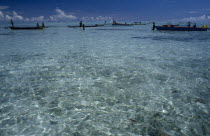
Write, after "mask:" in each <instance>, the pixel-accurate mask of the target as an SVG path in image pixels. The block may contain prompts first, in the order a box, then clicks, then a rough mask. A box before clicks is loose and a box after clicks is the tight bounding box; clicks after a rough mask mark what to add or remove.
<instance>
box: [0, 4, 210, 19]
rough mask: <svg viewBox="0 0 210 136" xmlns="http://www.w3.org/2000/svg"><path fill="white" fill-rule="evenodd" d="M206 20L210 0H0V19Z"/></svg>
mask: <svg viewBox="0 0 210 136" xmlns="http://www.w3.org/2000/svg"><path fill="white" fill-rule="evenodd" d="M10 19H14V20H17V21H70V20H71V21H78V20H112V19H115V20H123V21H129V20H135V21H166V20H182V21H190V20H192V21H204V20H206V21H208V20H209V21H210V0H0V20H2V21H4V20H10Z"/></svg>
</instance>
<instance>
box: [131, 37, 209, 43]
mask: <svg viewBox="0 0 210 136" xmlns="http://www.w3.org/2000/svg"><path fill="white" fill-rule="evenodd" d="M131 38H134V39H151V40H155V41H168V40H170V41H180V42H192V41H195V40H198V41H205V40H208V38H192V37H171V36H170V37H169V36H168V37H163V36H151V37H150V36H148V37H140V36H135V37H131Z"/></svg>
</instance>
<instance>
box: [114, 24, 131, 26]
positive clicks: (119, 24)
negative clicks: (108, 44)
mask: <svg viewBox="0 0 210 136" xmlns="http://www.w3.org/2000/svg"><path fill="white" fill-rule="evenodd" d="M112 25H113V26H133V25H134V24H112Z"/></svg>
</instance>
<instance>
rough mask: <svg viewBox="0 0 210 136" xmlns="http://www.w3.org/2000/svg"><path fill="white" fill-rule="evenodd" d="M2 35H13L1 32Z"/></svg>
mask: <svg viewBox="0 0 210 136" xmlns="http://www.w3.org/2000/svg"><path fill="white" fill-rule="evenodd" d="M0 35H11V34H9V33H0Z"/></svg>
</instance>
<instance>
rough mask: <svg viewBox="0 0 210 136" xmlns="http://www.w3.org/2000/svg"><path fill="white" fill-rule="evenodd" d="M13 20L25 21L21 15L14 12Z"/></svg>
mask: <svg viewBox="0 0 210 136" xmlns="http://www.w3.org/2000/svg"><path fill="white" fill-rule="evenodd" d="M12 19H13V20H19V21H21V20H23V19H24V18H23V17H22V16H20V15H18V14H17V12H15V11H13V17H12Z"/></svg>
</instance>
